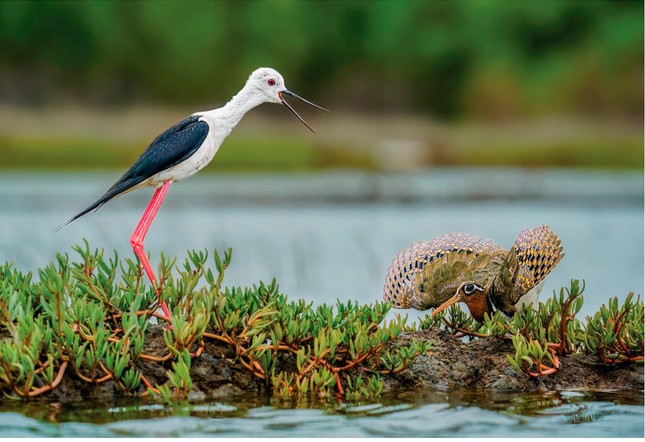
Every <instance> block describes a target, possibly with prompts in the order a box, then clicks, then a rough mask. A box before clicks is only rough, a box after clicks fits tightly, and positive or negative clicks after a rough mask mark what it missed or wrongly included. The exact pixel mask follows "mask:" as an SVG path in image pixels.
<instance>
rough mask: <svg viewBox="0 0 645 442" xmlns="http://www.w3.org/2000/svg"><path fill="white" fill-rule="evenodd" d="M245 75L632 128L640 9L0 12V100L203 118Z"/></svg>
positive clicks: (332, 6)
mask: <svg viewBox="0 0 645 442" xmlns="http://www.w3.org/2000/svg"><path fill="white" fill-rule="evenodd" d="M258 66H273V67H276V68H278V69H279V70H282V71H285V72H284V73H285V74H286V73H288V74H289V75H288V78H287V80H288V84H290V85H292V86H291V87H293V88H294V89H295V90H296V92H298V93H299V94H302V95H303V96H305V97H311V98H312V99H314V101H316V99H318V98H320V97H321V96H323V95H324V96H325V100H324V101H325V105H326V106H328V107H329V108H330V109H338V108H339V107H340V106H341V105H344V106H345V107H352V108H354V109H361V110H362V111H374V110H383V109H392V110H405V111H409V110H413V111H414V112H432V113H434V114H436V115H439V116H442V117H447V118H453V117H473V116H474V117H483V118H500V117H502V118H503V117H509V116H521V115H535V114H544V113H550V114H554V113H580V112H582V113H586V114H592V115H598V114H601V115H602V114H618V115H632V116H640V117H641V119H642V112H643V84H642V79H643V3H642V2H640V1H566V0H552V1H548V2H543V1H523V2H509V1H503V0H487V1H478V0H465V1H455V2H442V1H439V2H421V1H395V0H385V1H378V2H370V1H342V2H341V1H331V2H302V1H295V0H293V1H290V0H281V1H247V2H194V1H193V2H188V3H187V2H183V1H175V2H173V1H164V2H106V1H94V2H91V1H90V2H69V1H48V2H27V1H4V2H0V77H1V78H3V79H5V81H6V82H7V83H6V84H7V87H6V88H2V89H1V90H0V101H4V100H3V99H6V100H9V101H10V102H18V103H29V104H43V103H45V104H46V103H52V102H56V101H57V100H61V99H62V100H69V99H70V98H73V99H77V100H80V101H83V102H87V101H90V102H95V103H100V104H108V105H109V104H114V103H123V102H128V103H130V102H132V101H147V102H157V103H166V104H180V103H188V102H191V103H194V102H199V103H204V100H212V99H213V97H220V98H225V97H226V96H227V95H228V94H230V93H232V92H233V91H236V90H238V89H239V87H240V86H241V84H242V81H243V79H245V78H246V77H247V76H248V74H249V73H250V71H251V70H252V69H254V68H256V67H258ZM295 85H297V86H295ZM226 91H228V92H226ZM222 94H224V95H222ZM333 103H334V104H333ZM335 103H337V104H338V105H336V104H335Z"/></svg>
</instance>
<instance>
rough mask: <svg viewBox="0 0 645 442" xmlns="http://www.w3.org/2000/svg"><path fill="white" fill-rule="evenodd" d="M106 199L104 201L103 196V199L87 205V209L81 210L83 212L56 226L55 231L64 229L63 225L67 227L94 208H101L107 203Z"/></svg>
mask: <svg viewBox="0 0 645 442" xmlns="http://www.w3.org/2000/svg"><path fill="white" fill-rule="evenodd" d="M106 201H107V200H106ZM106 201H102V198H101V199H99V200H98V201H96V202H94V203H93V204H92V205H91V206H89V207H87V208H86V209H83V211H81V212H79V213H77V214H76V215H74V216H73V217H71V218H70V219H68V220H67V221H65V222H64V223H63V224H61V225H60V226H58V227H56V228H55V229H54V232H58V231H59V230H60V229H62V228H63V227H65V226H66V225H68V224H69V223H71V222H73V221H76V220H77V219H79V218H80V217H81V216H83V215H85V214H87V213H89V212H91V211H92V210H99V208H100V207H101V206H102V205H103V204H105V203H106Z"/></svg>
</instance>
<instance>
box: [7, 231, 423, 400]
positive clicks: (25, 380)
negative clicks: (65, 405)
mask: <svg viewBox="0 0 645 442" xmlns="http://www.w3.org/2000/svg"><path fill="white" fill-rule="evenodd" d="M75 250H76V251H77V252H78V254H79V255H80V258H81V260H80V262H70V261H69V258H68V256H67V255H61V254H58V255H57V257H56V262H55V263H50V264H49V265H48V266H47V267H45V268H43V269H41V270H39V272H38V275H39V278H38V281H34V280H33V275H32V274H31V273H28V274H23V273H21V272H18V271H16V270H15V269H13V268H12V267H11V265H10V264H5V265H4V267H3V268H2V270H1V271H0V325H1V326H0V333H1V336H2V337H3V339H2V341H0V390H2V392H3V393H4V394H5V395H8V396H10V397H22V398H28V397H36V396H40V395H42V394H44V393H48V392H50V391H51V390H53V389H55V388H57V387H58V386H59V385H60V384H61V382H62V381H63V378H64V377H67V378H71V379H74V380H76V381H81V382H84V383H89V384H100V383H103V382H107V381H110V380H111V381H113V382H114V384H115V387H116V388H117V389H118V390H120V391H121V392H122V394H124V395H142V394H143V395H149V394H153V395H155V396H159V397H160V398H162V399H164V400H171V399H173V398H185V397H187V395H188V393H189V392H190V390H191V388H192V386H193V382H192V379H191V375H190V368H191V364H192V358H196V357H199V356H200V355H201V354H202V352H203V351H204V348H205V345H206V344H207V343H208V342H216V343H217V344H223V345H224V346H225V347H227V348H228V349H229V350H230V351H232V352H233V355H234V358H235V360H236V361H237V363H239V364H241V366H243V367H244V368H245V369H247V370H248V371H249V372H250V373H251V374H252V375H253V376H254V377H255V378H257V379H258V380H260V381H261V382H262V383H263V384H264V385H265V386H266V387H267V388H268V389H269V390H271V391H272V392H273V394H275V395H277V396H279V397H283V398H288V397H292V396H303V397H306V396H307V395H310V394H313V395H316V396H330V395H332V394H340V395H342V394H347V395H348V396H349V397H367V396H377V395H379V393H380V391H381V389H382V381H381V378H380V376H381V375H384V374H393V373H398V372H400V371H403V370H405V369H406V368H407V367H408V366H409V365H410V364H411V363H412V361H413V360H414V358H415V357H416V356H418V355H419V354H421V353H423V352H425V351H426V350H427V349H428V345H427V344H425V343H420V342H416V341H414V342H412V343H411V344H410V345H407V346H401V347H398V348H391V347H390V346H389V345H388V344H389V343H390V342H391V341H392V340H393V339H394V338H396V337H397V336H398V335H399V334H400V333H401V331H402V330H403V328H404V326H405V320H402V319H400V318H398V319H396V320H394V321H390V322H387V321H384V317H385V314H386V313H387V312H388V311H389V309H390V306H389V305H387V304H383V303H377V304H375V305H374V306H359V305H358V304H357V303H355V302H351V301H349V302H347V303H342V302H340V301H339V302H338V303H337V305H336V306H335V307H329V306H327V305H322V306H319V307H316V308H313V307H312V306H311V304H306V303H305V302H304V301H302V300H300V301H297V302H290V301H288V299H287V297H286V296H284V295H282V294H280V293H279V291H278V287H277V284H276V283H275V281H273V282H272V283H271V284H268V285H266V284H264V283H260V284H259V285H257V286H253V287H252V288H245V289H242V288H222V286H221V284H222V279H223V277H224V271H225V269H226V268H227V266H228V265H229V263H230V260H231V251H230V250H229V251H227V252H226V253H225V254H224V257H223V259H222V258H220V256H219V255H218V254H217V253H215V254H214V261H215V267H216V269H217V273H216V274H215V273H213V271H212V270H211V269H210V268H207V267H206V261H207V257H208V253H207V252H190V253H189V258H188V259H187V260H186V262H185V263H184V264H183V266H182V268H179V267H175V260H173V259H169V258H168V257H163V256H162V262H161V264H160V267H159V281H160V282H159V287H158V288H159V290H160V292H161V293H162V294H163V295H162V296H163V298H164V299H165V300H166V302H167V303H168V305H169V308H170V309H171V312H172V317H171V318H163V317H162V316H160V315H159V314H157V313H155V309H156V307H157V303H158V300H157V296H156V294H155V291H154V290H153V289H152V288H151V287H147V286H146V285H145V284H144V280H143V276H142V271H141V268H140V267H139V266H138V265H136V264H135V263H134V262H133V261H132V260H130V259H125V260H119V259H118V257H117V256H116V254H115V255H114V257H112V258H107V259H106V258H104V256H103V252H102V251H98V250H94V251H91V250H90V248H89V246H88V245H87V243H86V244H85V246H84V247H80V246H78V247H75ZM173 270H176V271H177V272H178V275H177V276H173V273H174V272H173ZM152 316H155V317H157V318H161V319H163V320H166V321H169V322H170V323H171V324H172V326H171V327H169V328H168V329H166V330H165V331H164V333H163V345H162V347H163V349H164V350H163V354H148V353H147V352H146V351H144V349H145V348H146V345H147V341H146V339H147V334H146V331H147V329H148V326H149V320H150V318H151V317H152ZM150 364H153V365H161V366H165V367H167V368H170V369H169V370H167V372H166V373H167V381H166V382H164V383H161V382H160V383H157V384H156V385H153V382H152V381H150V380H148V378H147V375H146V373H148V371H146V367H148V368H149V365H150Z"/></svg>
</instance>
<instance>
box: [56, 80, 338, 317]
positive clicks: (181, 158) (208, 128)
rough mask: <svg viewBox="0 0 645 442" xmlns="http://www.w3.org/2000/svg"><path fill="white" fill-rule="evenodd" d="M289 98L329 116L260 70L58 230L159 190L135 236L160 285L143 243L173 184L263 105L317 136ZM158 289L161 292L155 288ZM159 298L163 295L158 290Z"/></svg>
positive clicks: (165, 137)
mask: <svg viewBox="0 0 645 442" xmlns="http://www.w3.org/2000/svg"><path fill="white" fill-rule="evenodd" d="M285 95H287V96H290V97H294V98H297V99H299V100H301V101H304V102H305V103H307V104H309V105H311V106H313V107H315V108H317V109H320V110H323V111H325V112H327V110H326V109H324V108H322V107H320V106H318V105H316V104H314V103H311V102H310V101H307V100H305V99H304V98H302V97H299V96H298V95H296V94H294V93H293V92H290V91H289V90H288V89H287V88H286V86H285V83H284V79H283V78H282V75H280V73H278V72H277V71H276V70H274V69H271V68H259V69H257V70H255V71H254V72H253V73H251V75H250V76H249V79H248V80H247V81H246V84H245V85H244V87H243V88H242V90H240V92H238V93H237V95H235V96H234V97H233V98H231V100H230V101H229V102H228V103H226V105H224V106H223V107H221V108H219V109H213V110H210V111H204V112H196V113H194V114H192V115H191V116H190V117H188V118H186V119H185V120H183V121H180V122H179V123H177V124H175V125H174V126H172V127H171V128H170V129H168V130H166V131H165V132H163V133H162V134H161V135H159V136H158V137H157V138H155V139H154V140H153V141H152V143H151V144H150V146H148V148H147V149H146V150H145V151H144V152H143V153H142V154H141V156H140V157H139V158H138V159H137V160H136V161H135V162H134V164H133V165H132V166H131V167H130V168H129V169H128V170H127V171H126V172H125V173H124V174H123V176H121V178H119V179H118V180H117V181H116V183H114V185H112V187H110V188H109V189H108V190H107V191H106V192H105V193H104V194H103V196H101V197H100V198H99V199H98V200H96V201H95V202H94V203H92V204H91V205H90V206H88V207H87V208H86V209H84V210H82V211H81V212H80V213H78V214H77V215H75V216H73V217H72V218H70V219H69V220H67V221H66V222H64V223H63V224H61V225H60V226H58V227H57V228H56V230H59V229H61V228H63V227H65V226H66V225H67V224H69V223H71V222H72V221H74V220H76V219H78V218H79V217H81V216H83V215H85V214H86V213H88V212H90V211H92V210H98V209H99V208H100V207H101V206H102V205H103V204H105V203H107V202H108V201H110V200H112V199H114V198H117V197H119V196H121V195H124V194H126V193H128V192H131V191H132V190H135V189H138V188H139V187H144V186H151V187H155V188H156V190H155V193H154V195H153V196H152V199H151V200H150V203H148V207H147V208H146V210H145V211H144V212H143V215H142V217H141V219H140V220H139V223H138V224H137V227H136V229H135V230H134V232H133V233H132V236H131V237H130V244H131V245H132V248H133V249H134V253H135V255H136V256H137V258H139V261H140V262H141V265H142V266H143V269H144V270H145V272H146V274H147V275H148V278H149V279H150V282H151V283H152V285H153V286H155V284H154V281H155V275H154V273H153V271H152V267H151V266H150V262H149V261H148V259H147V257H146V253H145V251H144V248H143V242H144V239H145V236H146V233H147V232H148V229H149V228H150V225H151V224H152V221H153V220H154V217H155V215H156V214H157V211H158V210H159V207H160V206H161V203H162V201H163V199H164V197H165V195H166V192H167V191H168V188H169V186H170V184H171V183H172V182H174V181H179V180H182V179H184V178H187V177H189V176H191V175H193V174H194V173H196V172H198V171H199V170H201V169H203V168H204V167H205V166H206V165H207V164H208V163H210V161H211V160H212V159H213V157H214V156H215V153H217V150H218V149H219V147H220V145H221V144H222V142H223V141H224V139H225V138H226V137H227V136H228V135H229V134H230V133H231V131H232V130H233V128H234V127H235V125H236V124H237V123H239V121H240V120H241V119H242V117H243V116H244V114H246V113H247V112H248V111H250V110H251V109H253V108H254V107H256V106H259V105H260V104H262V103H278V104H283V105H284V106H286V108H287V109H289V110H290V111H291V112H292V113H293V114H294V115H295V116H296V117H297V118H298V119H299V120H300V121H301V122H302V123H303V124H304V125H305V126H307V127H308V128H309V130H311V131H312V132H313V129H311V127H309V125H308V124H307V123H306V122H305V120H303V119H302V117H300V115H298V113H297V112H296V111H295V110H294V109H293V108H292V107H291V106H290V105H289V103H287V102H286V100H285V98H284V96H285ZM155 290H156V291H157V288H156V287H155ZM157 296H160V295H159V292H158V291H157ZM160 302H161V307H162V309H163V312H164V314H165V315H166V317H170V312H169V311H168V308H167V306H166V303H165V302H164V301H163V300H161V299H160Z"/></svg>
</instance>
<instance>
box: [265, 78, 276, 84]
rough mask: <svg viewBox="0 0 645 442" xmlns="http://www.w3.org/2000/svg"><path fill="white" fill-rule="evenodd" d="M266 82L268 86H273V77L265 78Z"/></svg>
mask: <svg viewBox="0 0 645 442" xmlns="http://www.w3.org/2000/svg"><path fill="white" fill-rule="evenodd" d="M267 84H268V85H269V86H275V80H274V79H273V78H269V79H268V80H267Z"/></svg>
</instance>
